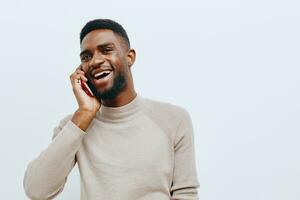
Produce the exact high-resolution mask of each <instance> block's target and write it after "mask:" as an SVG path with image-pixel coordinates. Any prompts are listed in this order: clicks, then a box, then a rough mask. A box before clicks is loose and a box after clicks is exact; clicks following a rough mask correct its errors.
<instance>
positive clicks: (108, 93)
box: [87, 73, 127, 102]
mask: <svg viewBox="0 0 300 200" xmlns="http://www.w3.org/2000/svg"><path fill="white" fill-rule="evenodd" d="M126 84H127V79H126V76H125V74H124V73H118V74H117V75H116V76H115V77H114V80H113V85H112V86H111V87H110V88H108V89H106V90H104V91H102V92H100V91H97V89H96V87H95V86H94V84H92V83H91V82H90V81H89V80H88V81H87V85H88V86H89V88H90V89H91V90H92V92H93V94H94V96H95V97H96V98H97V99H98V101H99V102H101V100H113V99H115V98H116V97H117V96H118V94H119V93H120V92H121V91H122V90H123V88H124V87H125V86H126Z"/></svg>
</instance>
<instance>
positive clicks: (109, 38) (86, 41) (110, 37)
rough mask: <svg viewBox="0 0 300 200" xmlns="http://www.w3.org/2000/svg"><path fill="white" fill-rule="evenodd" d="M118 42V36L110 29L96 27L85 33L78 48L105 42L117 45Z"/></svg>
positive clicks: (90, 47) (90, 46) (93, 46)
mask: <svg viewBox="0 0 300 200" xmlns="http://www.w3.org/2000/svg"><path fill="white" fill-rule="evenodd" d="M120 42H121V39H120V37H119V36H118V35H117V34H115V33H114V32H113V31H112V30H109V29H96V30H93V31H91V32H89V33H88V34H86V36H85V37H84V38H83V40H82V42H81V44H80V48H81V50H87V49H93V48H96V47H97V46H98V45H102V44H107V43H113V44H114V45H116V46H119V45H120Z"/></svg>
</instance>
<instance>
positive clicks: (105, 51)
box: [103, 48, 113, 54]
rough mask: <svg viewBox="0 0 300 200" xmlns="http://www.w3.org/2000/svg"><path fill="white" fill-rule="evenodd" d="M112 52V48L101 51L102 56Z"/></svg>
mask: <svg viewBox="0 0 300 200" xmlns="http://www.w3.org/2000/svg"><path fill="white" fill-rule="evenodd" d="M112 50H113V49H112V48H105V49H103V54H109V53H110V52H111V51H112Z"/></svg>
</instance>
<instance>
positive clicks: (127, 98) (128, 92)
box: [101, 81, 137, 107]
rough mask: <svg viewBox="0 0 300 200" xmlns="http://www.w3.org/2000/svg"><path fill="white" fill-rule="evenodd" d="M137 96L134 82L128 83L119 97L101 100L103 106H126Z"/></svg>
mask: <svg viewBox="0 0 300 200" xmlns="http://www.w3.org/2000/svg"><path fill="white" fill-rule="evenodd" d="M136 95H137V93H136V92H135V89H134V86H133V82H132V81H128V83H127V85H126V86H125V88H124V89H123V90H122V91H121V92H120V93H119V94H118V95H117V97H116V98H114V99H105V100H101V104H103V105H104V106H107V107H120V106H124V105H126V104H128V103H129V102H131V101H132V100H133V99H134V98H135V97H136Z"/></svg>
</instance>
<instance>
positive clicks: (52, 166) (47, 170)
mask: <svg viewBox="0 0 300 200" xmlns="http://www.w3.org/2000/svg"><path fill="white" fill-rule="evenodd" d="M70 118H71V115H69V116H67V117H65V118H64V119H63V120H61V121H60V123H59V125H58V126H57V127H55V128H54V130H53V132H54V134H53V138H52V142H51V143H50V145H49V146H48V147H47V148H46V149H45V150H44V151H42V152H41V153H40V155H39V156H38V157H37V158H36V159H35V160H33V161H31V162H30V163H29V164H28V166H27V169H26V172H25V175H24V179H23V186H24V189H25V192H26V195H27V196H28V197H29V198H31V199H32V200H50V199H53V198H54V197H56V196H57V195H58V194H59V193H61V192H62V190H63V188H64V185H65V183H66V181H67V176H68V175H69V173H70V172H71V170H72V168H73V167H74V165H75V163H76V156H75V155H76V152H77V151H78V149H79V147H80V144H81V141H82V138H83V136H84V135H85V134H86V133H85V132H84V131H82V130H81V129H80V128H78V127H77V126H76V125H75V124H74V123H73V122H72V121H71V120H70Z"/></svg>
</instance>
